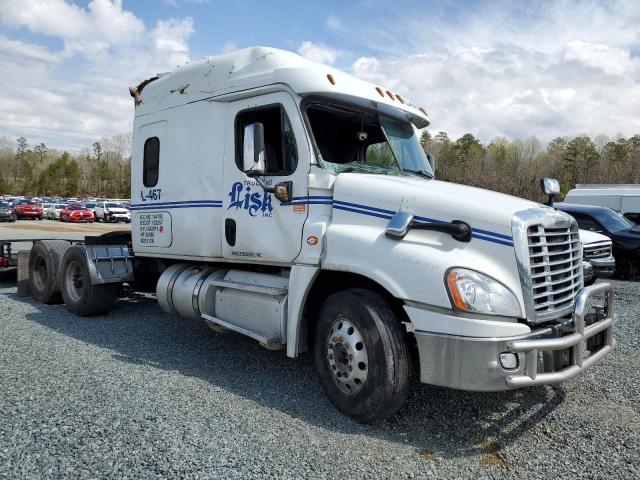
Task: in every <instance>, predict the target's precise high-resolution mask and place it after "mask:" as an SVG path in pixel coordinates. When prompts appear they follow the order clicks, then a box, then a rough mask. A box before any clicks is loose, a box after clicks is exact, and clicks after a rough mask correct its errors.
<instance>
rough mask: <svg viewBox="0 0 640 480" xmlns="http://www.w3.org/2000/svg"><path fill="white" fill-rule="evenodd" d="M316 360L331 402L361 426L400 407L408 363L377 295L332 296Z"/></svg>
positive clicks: (396, 325) (320, 323) (320, 321)
mask: <svg viewBox="0 0 640 480" xmlns="http://www.w3.org/2000/svg"><path fill="white" fill-rule="evenodd" d="M314 347H315V348H314V357H315V364H316V370H317V372H318V377H319V379H320V384H321V385H322V388H323V389H324V391H325V394H326V395H327V397H328V398H329V401H330V402H331V403H332V404H333V405H334V406H335V407H336V408H337V409H338V410H340V411H341V412H343V413H345V414H346V415H348V416H349V417H351V418H353V419H354V420H356V421H357V422H360V423H370V422H373V421H376V420H381V419H384V418H388V417H389V416H391V415H393V414H394V413H395V412H396V411H397V410H398V409H399V408H400V407H401V406H402V404H403V403H404V401H405V399H406V397H407V392H408V388H409V379H410V374H411V360H410V355H409V347H408V345H407V342H406V340H405V337H404V333H403V332H402V328H401V324H400V322H399V321H398V319H397V318H396V316H395V314H394V313H393V311H392V310H391V308H390V307H389V305H388V304H387V303H386V302H385V301H384V300H383V299H382V298H381V297H380V296H379V295H377V294H376V293H374V292H372V291H369V290H364V289H350V290H345V291H342V292H338V293H334V294H333V295H331V296H330V297H329V298H327V300H325V302H324V303H323V304H322V307H321V308H320V313H319V315H318V318H317V322H316V330H315V346H314Z"/></svg>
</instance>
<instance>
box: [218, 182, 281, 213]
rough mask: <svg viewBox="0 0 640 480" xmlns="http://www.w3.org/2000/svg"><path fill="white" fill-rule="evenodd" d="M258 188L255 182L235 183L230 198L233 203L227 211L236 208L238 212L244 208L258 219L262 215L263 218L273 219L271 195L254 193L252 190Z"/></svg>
mask: <svg viewBox="0 0 640 480" xmlns="http://www.w3.org/2000/svg"><path fill="white" fill-rule="evenodd" d="M253 187H258V185H257V183H253V182H244V183H243V182H235V183H234V184H233V185H232V186H231V191H230V192H229V198H231V203H230V204H229V207H228V208H227V210H230V209H231V208H233V207H235V208H236V210H237V209H239V208H242V209H244V210H246V211H247V212H249V215H251V216H252V217H256V216H258V215H260V214H261V215H262V216H263V217H271V216H272V215H273V214H272V212H273V206H272V205H271V194H270V193H267V192H262V193H260V192H253V193H252V191H251V189H252V188H253Z"/></svg>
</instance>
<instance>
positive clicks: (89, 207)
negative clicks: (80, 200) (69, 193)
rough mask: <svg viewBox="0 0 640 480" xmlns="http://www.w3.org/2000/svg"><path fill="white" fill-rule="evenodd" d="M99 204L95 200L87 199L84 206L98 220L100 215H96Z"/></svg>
mask: <svg viewBox="0 0 640 480" xmlns="http://www.w3.org/2000/svg"><path fill="white" fill-rule="evenodd" d="M97 206H98V204H97V203H96V202H95V201H89V200H86V201H85V202H84V207H85V208H86V209H87V210H89V211H90V212H91V213H93V219H94V220H98V217H97V216H96V207H97Z"/></svg>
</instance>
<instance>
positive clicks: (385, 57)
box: [351, 1, 640, 141]
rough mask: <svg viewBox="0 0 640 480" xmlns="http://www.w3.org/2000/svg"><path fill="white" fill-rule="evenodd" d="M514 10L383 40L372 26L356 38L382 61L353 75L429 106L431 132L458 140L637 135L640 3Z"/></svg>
mask: <svg viewBox="0 0 640 480" xmlns="http://www.w3.org/2000/svg"><path fill="white" fill-rule="evenodd" d="M511 5H513V4H504V3H499V4H498V5H497V6H496V7H493V8H491V7H489V8H488V10H487V11H473V10H472V11H470V12H469V13H468V14H467V15H463V16H462V18H461V19H460V22H459V23H457V24H455V25H454V24H451V23H445V22H440V21H438V20H437V19H435V20H433V19H431V20H429V19H425V18H421V17H416V18H414V20H415V24H407V23H406V22H405V23H402V24H397V23H394V22H390V23H389V25H388V27H387V28H386V29H385V30H384V34H383V35H382V37H380V36H371V35H370V32H371V31H372V30H373V29H372V26H371V25H366V28H365V27H363V31H362V32H360V33H358V34H357V35H359V36H360V38H361V39H365V38H366V41H367V42H368V46H369V48H370V49H372V50H373V51H378V52H380V53H379V54H378V55H376V56H374V57H371V56H370V57H361V58H358V59H357V60H356V61H355V62H353V64H352V65H351V69H352V71H353V73H354V74H355V75H356V76H358V77H360V78H363V79H366V80H370V81H372V82H374V83H376V84H379V85H381V86H383V87H385V88H391V89H392V90H396V91H398V93H401V94H405V95H406V96H408V97H409V98H411V99H412V100H413V101H414V102H416V103H418V104H419V105H424V106H425V107H426V108H427V110H428V111H429V113H430V117H431V120H432V125H431V127H430V129H431V130H434V131H438V130H445V131H447V132H449V133H450V135H452V136H459V135H461V134H463V133H465V132H471V133H474V134H475V135H477V136H479V137H480V138H481V139H483V140H485V141H489V140H491V139H492V138H493V137H495V136H497V135H504V136H508V137H511V138H527V137H529V136H531V135H536V136H537V137H538V138H540V139H541V140H543V141H549V140H551V139H552V138H553V137H556V136H559V135H579V134H582V133H586V134H589V135H597V134H600V133H603V134H607V135H610V136H614V135H616V134H617V133H622V134H624V135H627V136H629V135H632V134H635V133H640V116H638V113H637V112H640V57H639V56H638V55H639V52H640V36H638V28H637V25H638V24H640V5H639V4H637V2H636V3H634V2H616V3H613V4H608V3H607V4H605V3H600V2H597V1H591V2H580V3H574V2H570V1H567V2H553V3H545V4H543V5H539V6H538V8H536V10H539V13H535V12H533V13H532V12H531V11H526V12H525V13H526V14H523V12H522V11H516V10H517V9H518V8H519V7H516V6H514V7H511ZM485 7H487V6H486V4H484V5H483V8H485ZM365 30H366V31H365Z"/></svg>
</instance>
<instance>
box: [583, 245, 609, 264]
mask: <svg viewBox="0 0 640 480" xmlns="http://www.w3.org/2000/svg"><path fill="white" fill-rule="evenodd" d="M583 255H584V259H585V260H586V261H589V260H591V259H594V258H608V257H610V256H611V243H600V244H595V245H585V246H584V251H583Z"/></svg>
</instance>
